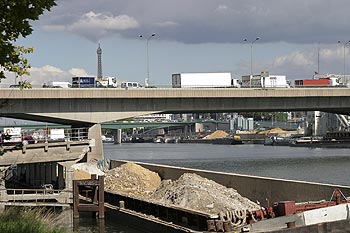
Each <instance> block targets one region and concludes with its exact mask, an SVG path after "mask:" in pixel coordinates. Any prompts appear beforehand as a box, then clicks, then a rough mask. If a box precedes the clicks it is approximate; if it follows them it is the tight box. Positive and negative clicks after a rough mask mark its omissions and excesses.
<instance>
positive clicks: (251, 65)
mask: <svg viewBox="0 0 350 233" xmlns="http://www.w3.org/2000/svg"><path fill="white" fill-rule="evenodd" d="M258 40H260V37H256V38H255V40H253V41H252V42H250V77H249V87H252V77H253V44H254V43H255V42H256V41H258ZM243 41H245V42H248V39H247V38H244V39H243Z"/></svg>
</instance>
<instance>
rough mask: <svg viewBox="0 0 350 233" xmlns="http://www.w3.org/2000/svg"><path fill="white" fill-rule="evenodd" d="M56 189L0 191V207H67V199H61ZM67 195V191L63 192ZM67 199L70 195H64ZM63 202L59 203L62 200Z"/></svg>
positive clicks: (60, 191)
mask: <svg viewBox="0 0 350 233" xmlns="http://www.w3.org/2000/svg"><path fill="white" fill-rule="evenodd" d="M63 191H64V190H58V189H11V188H7V189H2V190H0V192H1V200H0V205H5V206H60V207H69V206H70V203H68V202H69V201H68V200H69V198H63V197H62V192H63ZM64 192H65V193H67V191H66V190H65V191H64ZM66 196H67V197H69V196H70V195H69V194H68V195H66ZM63 199H65V201H63V202H62V201H59V200H63Z"/></svg>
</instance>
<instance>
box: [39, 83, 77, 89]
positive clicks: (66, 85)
mask: <svg viewBox="0 0 350 233" xmlns="http://www.w3.org/2000/svg"><path fill="white" fill-rule="evenodd" d="M43 87H47V88H70V87H72V85H71V84H70V82H59V81H50V82H48V83H44V84H43Z"/></svg>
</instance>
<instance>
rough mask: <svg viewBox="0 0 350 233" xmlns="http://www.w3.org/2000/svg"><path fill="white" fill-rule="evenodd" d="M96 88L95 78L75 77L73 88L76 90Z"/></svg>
mask: <svg viewBox="0 0 350 233" xmlns="http://www.w3.org/2000/svg"><path fill="white" fill-rule="evenodd" d="M95 86H96V83H95V77H73V78H72V87H75V88H93V87H95Z"/></svg>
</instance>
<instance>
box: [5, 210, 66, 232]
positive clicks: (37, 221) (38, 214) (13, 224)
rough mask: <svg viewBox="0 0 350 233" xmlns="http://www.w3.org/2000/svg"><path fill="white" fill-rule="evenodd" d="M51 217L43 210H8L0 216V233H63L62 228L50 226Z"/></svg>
mask: <svg viewBox="0 0 350 233" xmlns="http://www.w3.org/2000/svg"><path fill="white" fill-rule="evenodd" d="M52 221H53V215H52V214H50V213H45V212H44V209H36V210H32V209H27V208H24V209H14V208H12V209H9V210H7V211H5V212H4V213H3V214H0V232H8V233H17V232H18V233H19V232H27V233H31V232H32V233H34V232H35V233H64V232H66V230H65V229H64V228H63V227H59V226H56V225H55V224H52Z"/></svg>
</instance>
